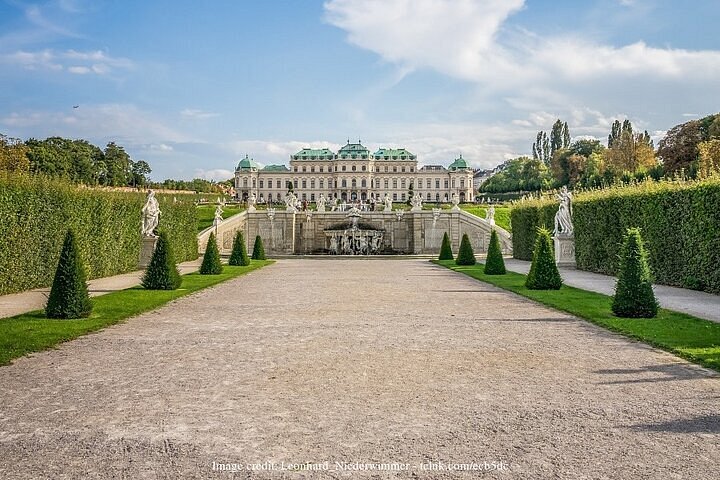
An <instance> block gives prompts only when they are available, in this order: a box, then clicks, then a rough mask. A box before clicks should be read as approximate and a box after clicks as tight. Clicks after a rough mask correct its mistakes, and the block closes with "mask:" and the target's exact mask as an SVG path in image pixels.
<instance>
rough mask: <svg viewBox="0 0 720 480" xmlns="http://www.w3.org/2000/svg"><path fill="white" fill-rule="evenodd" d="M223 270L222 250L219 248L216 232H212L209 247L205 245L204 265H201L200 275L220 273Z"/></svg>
mask: <svg viewBox="0 0 720 480" xmlns="http://www.w3.org/2000/svg"><path fill="white" fill-rule="evenodd" d="M222 271H223V266H222V263H220V250H218V246H217V240H215V233H211V234H210V238H208V242H207V247H205V256H203V261H202V265H200V275H219V274H221V273H222Z"/></svg>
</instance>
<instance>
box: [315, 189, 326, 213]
mask: <svg viewBox="0 0 720 480" xmlns="http://www.w3.org/2000/svg"><path fill="white" fill-rule="evenodd" d="M326 201H327V200H325V194H324V193H321V194H320V198H318V200H317V202H316V204H315V205H316V210H317V211H318V212H324V211H325V202H326Z"/></svg>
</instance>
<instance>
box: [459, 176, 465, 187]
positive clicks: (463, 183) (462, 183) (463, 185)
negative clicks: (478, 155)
mask: <svg viewBox="0 0 720 480" xmlns="http://www.w3.org/2000/svg"><path fill="white" fill-rule="evenodd" d="M460 188H465V179H464V178H461V179H460Z"/></svg>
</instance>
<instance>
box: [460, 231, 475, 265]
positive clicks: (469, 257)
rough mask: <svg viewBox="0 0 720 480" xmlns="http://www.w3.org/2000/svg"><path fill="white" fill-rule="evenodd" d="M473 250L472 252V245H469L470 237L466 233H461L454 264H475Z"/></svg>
mask: <svg viewBox="0 0 720 480" xmlns="http://www.w3.org/2000/svg"><path fill="white" fill-rule="evenodd" d="M475 261H476V260H475V252H473V249H472V245H470V239H469V238H468V236H467V233H463V236H462V240H461V241H460V250H458V256H457V260H455V264H456V265H475Z"/></svg>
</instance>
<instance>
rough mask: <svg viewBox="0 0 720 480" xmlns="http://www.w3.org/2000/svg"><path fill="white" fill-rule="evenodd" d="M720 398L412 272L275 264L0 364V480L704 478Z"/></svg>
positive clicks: (463, 285) (389, 267) (541, 311)
mask: <svg viewBox="0 0 720 480" xmlns="http://www.w3.org/2000/svg"><path fill="white" fill-rule="evenodd" d="M719 406H720V380H719V379H718V377H717V376H715V375H713V374H710V373H708V372H707V371H706V370H703V369H701V368H699V367H696V366H693V365H690V364H688V363H686V362H684V361H682V360H679V359H677V358H676V357H674V356H672V355H669V354H666V353H663V352H660V351H657V350H654V349H652V348H649V347H646V346H643V345H641V344H638V343H634V342H631V341H629V340H626V339H624V338H622V337H619V336H616V335H613V334H610V333H608V332H606V331H604V330H601V329H599V328H597V327H594V326H592V325H589V324H587V323H585V322H583V321H580V320H577V319H575V318H573V317H570V316H568V315H565V314H562V313H559V312H556V311H553V310H550V309H548V308H545V307H542V306H539V305H537V304H534V303H532V302H530V301H528V300H525V299H522V298H519V297H516V296H514V295H512V294H509V293H506V292H503V291H501V290H498V289H496V288H494V287H491V286H488V285H485V284H482V283H479V282H476V281H475V280H472V279H470V278H468V277H465V276H462V275H459V274H455V273H453V272H450V271H449V270H445V269H443V268H441V267H437V266H434V265H431V264H429V263H428V262H427V261H421V260H386V261H366V260H342V259H340V260H323V261H320V260H281V261H278V262H277V263H276V264H274V265H272V266H270V267H266V268H264V269H261V270H259V271H256V272H252V273H251V274H249V275H247V276H244V277H241V278H238V279H235V280H232V281H229V282H226V283H224V284H221V285H220V286H217V287H215V288H212V289H208V290H205V291H203V292H200V293H199V294H196V295H192V296H190V297H186V298H184V299H181V300H178V301H176V302H174V303H172V304H170V305H168V306H166V307H164V308H162V309H159V310H156V311H154V312H151V313H148V314H145V315H142V316H139V317H136V318H134V319H132V320H130V321H128V322H127V323H125V324H122V325H117V326H114V327H111V328H108V329H106V330H104V331H102V332H99V333H97V334H93V335H88V336H85V337H82V338H80V339H78V340H75V341H72V342H69V343H66V344H64V345H62V346H61V347H60V348H58V349H57V350H54V351H50V352H45V353H40V354H36V355H34V356H32V357H30V358H23V359H20V360H18V361H16V362H15V363H14V364H13V365H11V366H9V367H3V368H0V477H2V478H4V479H13V478H53V479H56V478H91V479H108V478H127V479H137V478H223V479H224V478H478V477H483V478H526V479H545V478H562V479H600V478H608V479H610V478H612V479H624V478H627V479H637V478H658V479H675V478H678V479H679V478H693V479H705V478H707V479H711V478H712V479H717V478H718V476H719V475H720V414H719V413H718V407H719ZM213 462H215V465H214V466H215V470H213ZM271 462H274V464H271ZM281 462H285V464H288V463H290V464H295V465H291V466H290V467H291V468H296V467H297V465H296V464H300V463H302V464H305V466H304V468H306V469H313V470H312V472H311V473H308V472H307V471H300V472H296V471H293V470H281V468H283V465H282V464H281ZM306 462H310V465H308V464H306ZM324 462H328V463H327V464H325V463H324ZM335 462H339V463H340V465H336V463H335ZM485 462H487V466H488V468H492V467H493V464H494V466H495V467H497V466H498V465H500V467H499V468H500V470H492V471H477V470H476V471H463V470H453V471H449V470H442V469H448V468H485ZM232 463H235V464H239V465H237V466H236V467H242V470H240V469H238V471H236V472H228V471H225V470H218V468H221V469H222V468H230V467H231V466H230V465H228V464H232ZM248 464H251V465H248ZM378 464H384V465H378ZM405 464H408V465H407V466H406V465H405ZM468 464H470V465H469V466H468ZM472 464H474V466H473V465H472ZM285 467H287V465H285ZM325 467H327V468H328V470H326V471H323V470H319V469H321V468H325ZM340 467H342V468H349V470H341V469H339V468H340ZM248 468H253V469H255V470H248ZM271 468H272V469H274V470H272V471H270V470H268V469H271ZM360 468H368V469H371V468H390V469H392V470H382V471H376V470H371V471H358V470H357V469H360ZM405 468H407V469H405ZM505 468H507V469H505ZM257 469H260V470H257Z"/></svg>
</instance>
